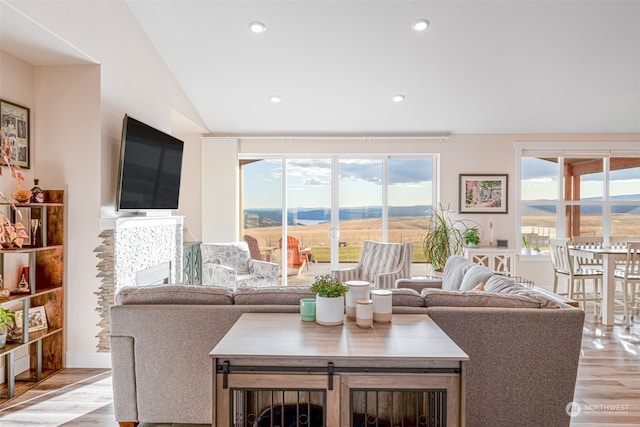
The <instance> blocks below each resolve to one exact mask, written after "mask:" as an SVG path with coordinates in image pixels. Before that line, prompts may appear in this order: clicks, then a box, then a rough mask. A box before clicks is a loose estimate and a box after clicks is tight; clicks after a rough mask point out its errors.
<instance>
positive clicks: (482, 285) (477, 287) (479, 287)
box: [471, 282, 484, 292]
mask: <svg viewBox="0 0 640 427" xmlns="http://www.w3.org/2000/svg"><path fill="white" fill-rule="evenodd" d="M471 290H472V291H478V292H483V291H484V283H483V282H480V283H478V284H477V285H476V287H475V288H473V289H471Z"/></svg>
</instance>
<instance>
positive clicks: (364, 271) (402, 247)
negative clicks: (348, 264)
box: [331, 240, 413, 288]
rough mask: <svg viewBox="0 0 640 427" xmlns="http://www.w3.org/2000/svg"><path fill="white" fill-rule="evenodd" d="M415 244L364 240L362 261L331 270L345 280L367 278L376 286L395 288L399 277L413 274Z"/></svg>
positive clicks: (335, 275) (338, 277) (333, 274)
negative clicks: (350, 266)
mask: <svg viewBox="0 0 640 427" xmlns="http://www.w3.org/2000/svg"><path fill="white" fill-rule="evenodd" d="M412 256H413V245H412V244H411V243H380V242H373V241H371V240H365V241H364V247H363V248H362V255H361V257H360V261H359V262H358V264H356V265H355V267H353V268H342V269H338V270H333V271H331V275H332V276H333V277H335V278H337V279H339V280H341V281H343V282H346V281H348V280H365V281H367V282H370V283H371V284H373V286H374V287H376V288H393V287H395V282H396V280H397V279H405V278H407V277H409V276H410V275H411V260H412Z"/></svg>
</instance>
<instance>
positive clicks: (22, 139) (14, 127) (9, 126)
mask: <svg viewBox="0 0 640 427" xmlns="http://www.w3.org/2000/svg"><path fill="white" fill-rule="evenodd" d="M30 125H31V123H30V120H29V109H28V108H27V107H23V106H22V105H18V104H14V103H12V102H9V101H5V100H4V99H0V126H2V129H3V130H4V132H5V134H6V135H7V137H8V138H9V140H11V142H12V143H13V148H12V149H11V161H12V162H13V164H14V165H18V166H20V167H21V168H23V169H29V163H30V160H31V159H30V155H29V153H30V151H29V149H30V144H31V139H30Z"/></svg>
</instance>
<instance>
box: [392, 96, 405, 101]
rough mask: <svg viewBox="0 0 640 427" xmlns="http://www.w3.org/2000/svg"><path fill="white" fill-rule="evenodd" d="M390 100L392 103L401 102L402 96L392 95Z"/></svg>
mask: <svg viewBox="0 0 640 427" xmlns="http://www.w3.org/2000/svg"><path fill="white" fill-rule="evenodd" d="M391 99H393V102H402V101H404V95H394V96H393V98H391Z"/></svg>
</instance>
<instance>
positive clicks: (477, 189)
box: [459, 174, 509, 213]
mask: <svg viewBox="0 0 640 427" xmlns="http://www.w3.org/2000/svg"><path fill="white" fill-rule="evenodd" d="M508 179H509V176H508V175H465V174H460V194H459V209H460V213H507V207H508V200H507V194H508Z"/></svg>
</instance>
